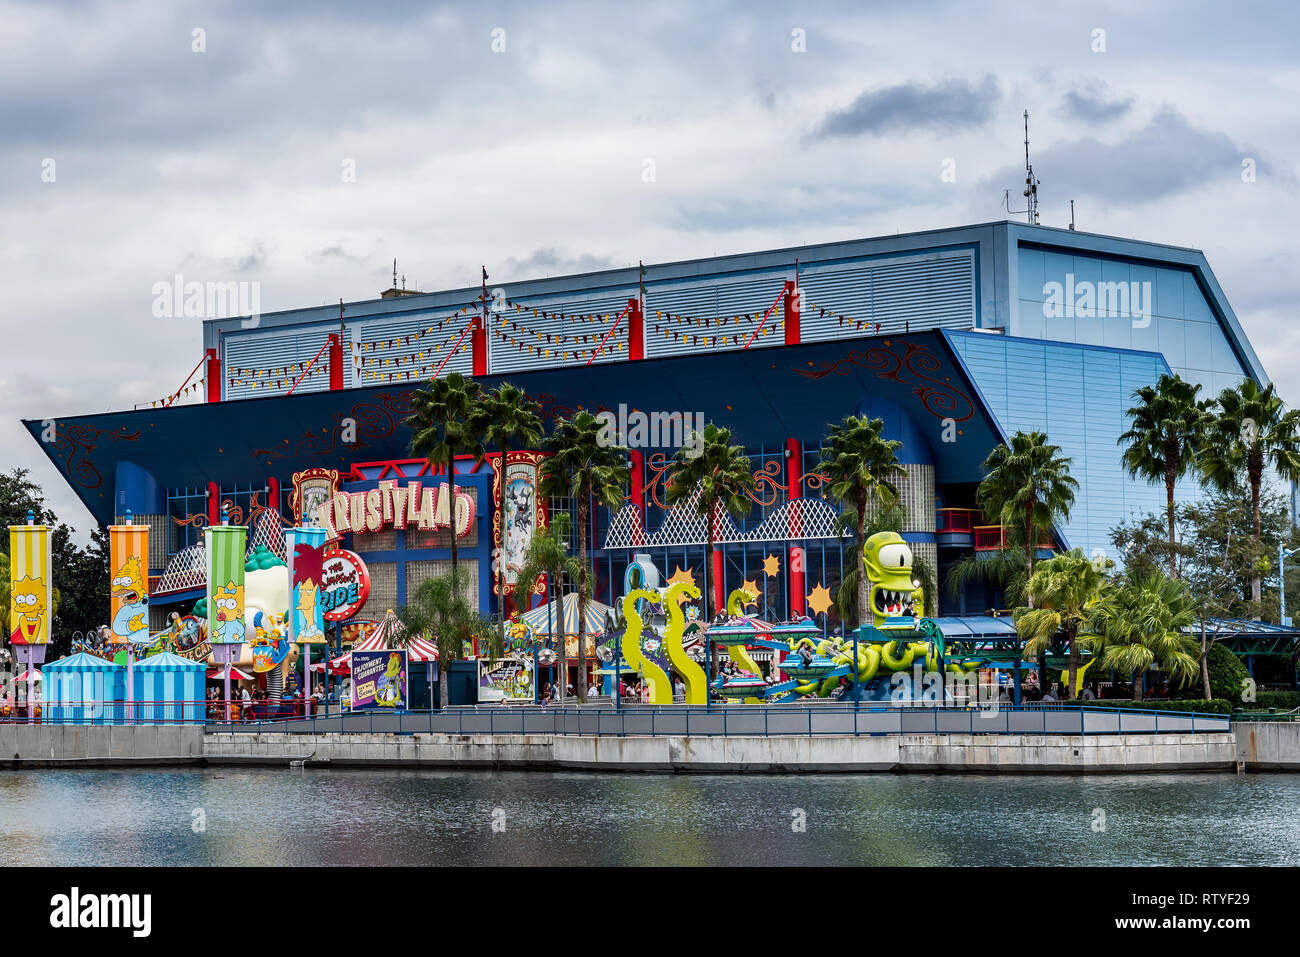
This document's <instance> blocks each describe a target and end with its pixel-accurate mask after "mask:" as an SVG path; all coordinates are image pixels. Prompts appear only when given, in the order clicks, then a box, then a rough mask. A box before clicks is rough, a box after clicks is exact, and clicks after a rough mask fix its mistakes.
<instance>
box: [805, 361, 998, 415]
mask: <svg viewBox="0 0 1300 957" xmlns="http://www.w3.org/2000/svg"><path fill="white" fill-rule="evenodd" d="M885 345H886V346H890V345H891V344H890V343H888V342H887V343H885ZM903 346H904V348H905V350H906V351H905V353H904V355H902V356H900V355H899V354H898V353H897V352H895V351H894V350H893V349H892V348H883V347H878V348H873V349H868V350H866V352H859V351H857V350H856V349H855V350H851V351H850V352H848V353H847V354H846V355H845V357H844V358H843V359H836V360H835V361H834V362H823V363H822V365H821V368H820V369H814V370H811V371H810V370H807V369H795V368H792V369H791V371H793V372H797V373H799V375H801V376H804V377H806V378H809V379H824V378H826V377H827V376H830V375H848V374H849V371H850V369H851V368H852V367H853V366H860V367H861V368H864V369H868V370H870V371H872V372H874V373H875V374H876V377H877V378H880V379H889V380H891V381H893V382H897V383H899V384H900V385H912V384H913V383H914V381H916V380H920V381H916V388H915V389H913V390H912V391H913V393H914V394H915V395H916V396H917V397H918V398H919V399H920V400H921V404H922V405H923V406H924V407H925V410H926V411H927V412H929V413H930V414H931V415H933V416H934V417H935V418H938V419H949V418H950V419H954V420H955V421H957V422H965V421H966V420H967V419H969V418H971V417H972V416H974V414H975V403H974V402H973V401H972V400H971V398H970V396H968V395H967V394H966V393H965V392H963V391H961V389H959V388H957V387H956V386H955V385H953V384H952V383H951V382H948V381H947V380H946V379H943V380H941V379H936V378H934V377H932V376H930V375H927V374H926V373H929V372H936V373H937V372H939V371H941V370H942V368H943V365H942V363H941V362H940V361H939V358H938V357H937V356H936V355H934V353H932V352H931V351H930V350H929V348H928V347H926V346H924V345H920V344H917V343H913V342H904V343H903ZM904 370H906V371H907V372H910V373H911V374H912V375H914V376H915V377H916V380H911V379H907V378H905V377H904V376H903V371H904ZM921 382H929V383H933V385H931V386H927V385H923V384H921ZM957 412H961V413H962V414H961V415H956V414H954V413H957Z"/></svg>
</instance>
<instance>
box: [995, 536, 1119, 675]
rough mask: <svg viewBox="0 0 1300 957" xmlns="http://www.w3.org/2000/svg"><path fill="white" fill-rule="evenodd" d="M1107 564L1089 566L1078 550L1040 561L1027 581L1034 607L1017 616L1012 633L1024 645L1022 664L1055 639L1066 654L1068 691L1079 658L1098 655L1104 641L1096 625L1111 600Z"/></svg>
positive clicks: (1036, 655)
mask: <svg viewBox="0 0 1300 957" xmlns="http://www.w3.org/2000/svg"><path fill="white" fill-rule="evenodd" d="M1109 567H1110V565H1109V563H1107V562H1105V561H1093V560H1092V559H1090V558H1088V557H1086V556H1085V555H1084V554H1083V551H1082V550H1081V549H1078V548H1075V549H1072V550H1070V551H1069V552H1066V553H1065V554H1064V555H1054V556H1053V557H1051V558H1049V559H1046V560H1045V561H1041V562H1039V563H1038V565H1037V567H1035V569H1034V574H1033V576H1032V577H1031V578H1030V579H1029V597H1030V599H1031V600H1032V604H1033V607H1028V608H1018V609H1016V612H1015V622H1016V632H1017V634H1018V635H1019V636H1020V638H1021V640H1022V641H1024V643H1025V644H1024V654H1025V657H1026V658H1037V657H1038V656H1039V655H1043V654H1046V653H1047V650H1048V648H1050V647H1051V646H1052V645H1053V644H1054V643H1055V642H1056V641H1057V640H1058V639H1059V640H1060V641H1062V642H1063V643H1064V644H1065V647H1066V648H1067V649H1068V650H1069V653H1070V667H1069V669H1068V670H1069V672H1070V673H1069V675H1068V677H1067V685H1066V687H1068V688H1073V687H1074V680H1075V677H1076V675H1077V672H1078V666H1079V652H1080V651H1081V650H1083V649H1085V648H1087V649H1091V650H1093V651H1096V650H1097V649H1099V648H1100V647H1101V644H1102V639H1101V636H1100V635H1099V634H1098V633H1097V621H1098V619H1100V618H1103V617H1104V606H1105V602H1106V601H1107V599H1108V597H1109V592H1110V580H1109V578H1108V577H1107V572H1108V571H1109Z"/></svg>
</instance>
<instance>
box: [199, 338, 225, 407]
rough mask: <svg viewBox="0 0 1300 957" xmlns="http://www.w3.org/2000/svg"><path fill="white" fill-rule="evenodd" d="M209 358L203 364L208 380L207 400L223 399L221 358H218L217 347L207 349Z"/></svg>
mask: <svg viewBox="0 0 1300 957" xmlns="http://www.w3.org/2000/svg"><path fill="white" fill-rule="evenodd" d="M205 354H206V355H207V359H206V361H205V362H204V364H203V378H204V381H206V382H207V384H208V388H207V393H208V395H207V401H208V402H220V401H221V360H220V359H218V358H217V350H216V349H207V350H205Z"/></svg>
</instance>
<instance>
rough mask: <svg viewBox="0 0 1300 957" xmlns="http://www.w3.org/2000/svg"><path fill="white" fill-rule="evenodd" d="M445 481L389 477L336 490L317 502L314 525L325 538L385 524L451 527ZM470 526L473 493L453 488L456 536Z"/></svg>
mask: <svg viewBox="0 0 1300 957" xmlns="http://www.w3.org/2000/svg"><path fill="white" fill-rule="evenodd" d="M447 499H448V496H447V483H446V482H440V483H438V484H437V485H430V486H424V485H423V484H421V483H420V482H407V483H406V484H405V485H398V484H397V482H396V481H394V480H389V481H385V482H380V483H379V488H372V489H370V490H369V491H368V492H338V493H337V494H335V495H334V497H333V498H331V499H330V500H329V501H328V502H325V503H323V504H322V505H320V506H319V507H318V508H317V510H316V514H315V522H316V525H317V526H318V527H320V528H323V529H325V535H326V538H328V539H329V540H330V541H333V540H335V539H337V538H338V537H339V536H340V535H342V534H343V533H344V532H378V531H380V530H381V529H385V528H390V527H391V528H398V529H407V528H418V529H420V530H421V531H433V530H435V529H445V528H450V527H451V514H450V512H451V509H450V508H449V506H448V502H447ZM473 526H474V496H472V495H470V494H469V492H468V491H466V490H465V489H463V488H461V487H459V486H457V488H456V537H457V538H464V537H465V536H466V535H468V534H469V531H470V529H471V528H473Z"/></svg>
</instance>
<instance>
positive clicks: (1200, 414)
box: [1117, 375, 1214, 578]
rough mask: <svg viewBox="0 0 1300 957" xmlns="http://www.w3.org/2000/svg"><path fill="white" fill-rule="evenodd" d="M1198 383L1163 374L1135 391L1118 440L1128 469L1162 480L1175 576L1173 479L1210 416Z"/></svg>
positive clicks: (1189, 459)
mask: <svg viewBox="0 0 1300 957" xmlns="http://www.w3.org/2000/svg"><path fill="white" fill-rule="evenodd" d="M1200 390H1201V387H1200V386H1199V385H1197V384H1195V383H1192V382H1187V381H1186V380H1184V379H1183V378H1182V377H1180V376H1178V375H1162V376H1161V377H1160V379H1159V381H1157V382H1156V384H1155V387H1154V388H1153V387H1152V386H1149V385H1144V386H1142V388H1140V389H1138V390H1137V391H1135V392H1134V393H1133V398H1134V399H1136V400H1138V401H1139V403H1140V404H1139V405H1136V406H1134V407H1133V408H1131V409H1129V410H1128V414H1129V415H1130V416H1131V417H1132V419H1133V421H1132V424H1131V425H1130V426H1129V430H1128V431H1127V432H1125V433H1124V434H1123V435H1121V436H1120V437H1119V441H1118V443H1117V444H1119V445H1124V444H1125V443H1127V447H1126V448H1125V449H1124V453H1123V455H1122V456H1121V458H1120V461H1121V462H1123V463H1124V468H1125V469H1126V470H1127V471H1128V474H1129V475H1131V476H1135V477H1139V476H1140V477H1141V478H1144V479H1146V480H1147V481H1148V482H1150V483H1152V484H1154V483H1156V482H1160V481H1163V482H1164V483H1165V512H1166V516H1167V520H1168V525H1169V575H1170V577H1171V578H1178V577H1179V572H1178V558H1177V555H1176V554H1175V548H1176V544H1175V541H1174V485H1175V484H1176V483H1177V481H1178V480H1179V479H1180V478H1182V477H1183V476H1184V475H1186V474H1187V471H1188V470H1189V469H1190V468H1192V464H1193V460H1194V458H1195V456H1196V452H1197V450H1198V449H1199V448H1200V447H1201V446H1202V445H1203V444H1204V436H1205V431H1206V428H1207V426H1208V424H1209V421H1210V413H1209V410H1210V408H1211V406H1212V405H1213V404H1214V403H1213V401H1212V400H1210V399H1202V400H1200V401H1198V400H1197V398H1196V394H1197V393H1198V392H1200Z"/></svg>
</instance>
